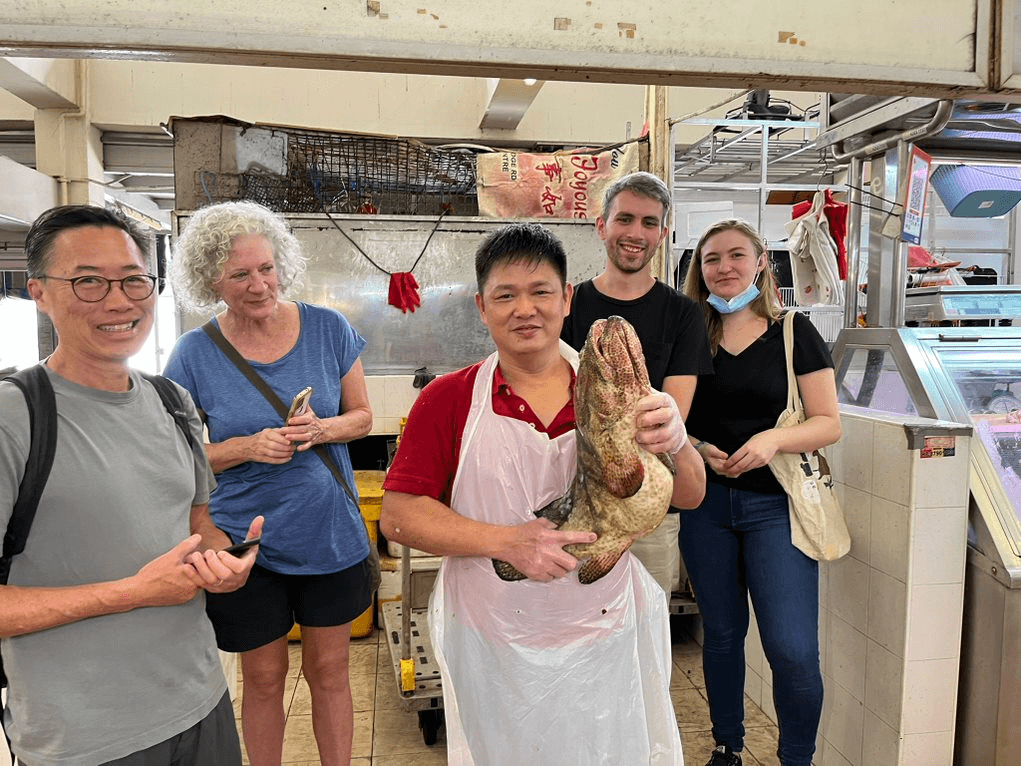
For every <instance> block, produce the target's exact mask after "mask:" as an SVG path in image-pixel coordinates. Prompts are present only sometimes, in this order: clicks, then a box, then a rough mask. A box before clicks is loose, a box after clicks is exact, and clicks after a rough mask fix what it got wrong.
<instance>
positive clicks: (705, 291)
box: [683, 218, 781, 356]
mask: <svg viewBox="0 0 1021 766" xmlns="http://www.w3.org/2000/svg"><path fill="white" fill-rule="evenodd" d="M725 231H736V232H737V233H738V234H742V235H744V236H745V237H747V238H748V241H749V242H751V244H752V249H753V250H755V255H756V256H765V258H766V266H765V268H763V269H762V270H761V271H760V272H759V273H758V276H756V277H755V284H756V285H757V286H758V288H759V294H758V296H757V297H756V298H755V300H753V301H752V302H751V303H750V304H748V305H749V308H751V310H752V311H754V312H755V313H756V314H758V315H759V316H760V317H762V318H764V319H766V320H767V321H769V322H775V321H777V320H778V319H779V318H780V314H781V306H780V300H779V298H778V297H777V289H776V278H775V277H774V276H773V267H772V263H771V262H770V260H769V252H768V251H767V250H766V241H765V240H764V239H763V238H762V235H761V234H759V232H758V231H757V230H756V229H755V227H754V226H752V225H751V224H750V223H748V222H747V221H742V220H740V219H738V218H726V219H724V220H722V221H717V222H716V223H714V224H713V225H712V226H710V227H709V228H708V229H706V231H705V233H704V234H703V235H702V237H701V238H700V239H699V240H698V244H697V245H695V251H694V253H692V256H691V262H690V263H689V264H688V272H687V273H686V274H685V275H684V290H683V292H684V294H685V295H687V296H688V297H689V298H691V299H692V300H693V301H695V302H696V303H698V305H699V306H701V307H702V313H703V315H704V316H705V324H706V329H707V330H708V332H709V344H710V348H711V350H712V353H713V356H715V355H716V351H717V350H718V349H719V347H720V341H721V340H722V339H723V320H722V319H721V318H720V312H718V311H717V310H716V309H714V308H713V307H712V306H711V305H710V304H709V301H708V298H709V295H710V293H709V288H708V287H706V283H705V280H704V279H703V278H702V248H704V247H705V244H706V242H708V241H709V240H710V238H712V237H714V236H716V235H717V234H720V233H722V232H725Z"/></svg>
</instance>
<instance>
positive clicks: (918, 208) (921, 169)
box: [901, 146, 932, 245]
mask: <svg viewBox="0 0 1021 766" xmlns="http://www.w3.org/2000/svg"><path fill="white" fill-rule="evenodd" d="M931 165H932V157H930V156H929V155H928V154H926V153H925V152H923V151H922V150H921V149H919V148H918V147H917V146H912V147H911V157H910V159H909V161H908V179H907V180H908V183H907V192H906V194H905V195H904V228H903V230H902V231H901V239H903V240H904V241H905V242H910V243H911V244H913V245H920V244H922V220H923V219H924V218H925V200H926V197H927V196H928V191H929V168H930V166H931Z"/></svg>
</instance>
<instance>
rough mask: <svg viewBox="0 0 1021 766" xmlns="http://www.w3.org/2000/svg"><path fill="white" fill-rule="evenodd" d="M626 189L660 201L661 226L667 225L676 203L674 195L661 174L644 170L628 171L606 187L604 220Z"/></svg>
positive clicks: (604, 193)
mask: <svg viewBox="0 0 1021 766" xmlns="http://www.w3.org/2000/svg"><path fill="white" fill-rule="evenodd" d="M625 191H629V192H631V193H632V194H637V195H638V196H639V197H647V198H648V199H654V200H656V202H658V203H660V204H661V205H662V206H663V219H662V220H661V221H660V222H659V223H660V225H661V226H666V224H667V220H668V219H669V218H670V209H671V208H672V207H673V204H674V200H673V196H672V195H671V194H670V189H668V188H667V185H666V184H665V183H663V180H662V179H661V178H660V177H659V176H654V175H653V174H652V173H646V172H645V171H644V170H639V171H636V172H634V173H628V174H627V175H626V176H623V177H622V178H618V179H617V180H616V181H614V182H613V183H612V184H610V185H609V186H607V187H606V191H605V192H603V211H602V216H603V220H604V221H605V220H607V219H608V218H609V217H610V208H611V207H612V206H613V201H614V200H615V199H616V198H617V195H618V194H620V193H621V192H625Z"/></svg>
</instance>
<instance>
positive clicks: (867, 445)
mask: <svg viewBox="0 0 1021 766" xmlns="http://www.w3.org/2000/svg"><path fill="white" fill-rule="evenodd" d="M841 425H842V426H843V429H844V430H843V437H842V439H843V442H844V443H843V446H842V448H841V449H842V462H843V471H842V473H843V478H842V481H843V482H844V484H846V485H847V486H848V487H855V488H856V489H860V490H864V491H865V492H869V493H871V492H872V457H873V455H872V449H873V433H874V429H873V424H872V421H871V420H864V419H859V418H848V417H843V418H841Z"/></svg>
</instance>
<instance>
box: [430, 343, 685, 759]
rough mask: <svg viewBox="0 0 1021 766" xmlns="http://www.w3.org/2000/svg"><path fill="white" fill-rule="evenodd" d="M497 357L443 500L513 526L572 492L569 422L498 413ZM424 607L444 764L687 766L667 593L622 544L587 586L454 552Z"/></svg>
mask: <svg viewBox="0 0 1021 766" xmlns="http://www.w3.org/2000/svg"><path fill="white" fill-rule="evenodd" d="M496 364H497V355H496V354H493V355H492V356H491V357H489V359H487V360H486V362H484V363H483V365H482V367H481V369H480V370H479V374H478V378H477V379H476V381H475V387H474V390H473V392H472V405H471V410H470V412H469V415H468V422H467V424H466V426H465V431H464V435H463V439H462V444H461V454H460V461H459V465H458V470H457V474H456V476H455V478H454V485H453V490H452V499H451V507H453V509H454V510H455V511H457V512H458V513H460V514H462V515H463V516H467V517H470V518H474V519H480V520H483V521H486V522H489V523H495V524H519V523H523V522H525V521H529V520H531V519H534V518H535V517H534V515H533V513H534V511H535V510H537V509H539V508H542V507H543V506H544V505H546V504H547V503H548V502H550V501H551V500H553V499H555V498H557V497H560V496H561V495H563V494H564V492H566V491H567V488H568V487H569V486H570V483H571V480H572V479H573V476H574V471H575V432H574V431H571V432H570V433H567V434H564V435H563V436H560V437H558V438H556V439H550V438H549V437H547V436H546V435H545V434H542V433H538V432H537V431H535V430H534V429H533V428H532V427H531V426H530V425H529V424H528V423H525V422H524V421H520V420H515V419H513V418H507V417H501V416H499V415H496V414H495V413H494V412H493V408H492V390H493V389H492V386H493V372H494V370H495V368H496ZM429 606H430V613H429V616H430V634H431V637H432V645H433V652H434V654H435V655H436V659H437V662H438V663H439V666H440V671H441V673H442V680H443V705H444V713H445V718H446V728H447V753H448V756H447V757H448V763H449V764H456V766H504V765H513V766H544V765H546V764H548V765H549V766H563V765H564V764H586V766H588V765H589V764H593V765H594V764H605V765H606V766H639V765H641V766H645V765H646V764H656V766H660V765H663V766H667V765H669V766H682V764H683V762H684V760H683V755H682V752H681V740H680V735H679V733H678V728H677V722H676V719H675V717H674V710H673V704H672V702H671V700H670V694H669V682H670V667H671V657H670V636H669V623H668V617H667V605H666V600H665V599H664V597H663V591H662V589H661V588H660V587H659V586H658V585H657V584H656V582H655V580H653V579H652V577H651V576H650V575H649V574H648V572H646V570H645V568H644V567H642V566H641V565H640V564H638V562H637V561H636V560H635V559H634V558H633V557H632V556H631V554H630V553H627V554H625V555H624V556H623V557H621V560H620V561H619V562H618V564H617V566H615V567H614V568H613V570H612V571H611V572H610V573H609V574H607V575H606V576H605V577H603V578H602V579H600V580H598V581H596V582H595V583H592V584H591V585H581V584H580V583H579V582H578V578H577V574H575V573H571V574H570V575H568V576H567V577H563V578H560V579H557V580H554V581H553V582H549V583H540V582H536V581H533V580H523V581H520V582H504V581H503V580H500V579H499V578H498V577H497V576H496V573H495V571H494V570H493V564H492V561H490V559H488V558H478V557H448V558H445V559H444V561H443V565H442V567H441V568H440V573H439V576H438V578H437V580H436V586H435V588H434V589H433V594H432V597H431V599H430V605H429Z"/></svg>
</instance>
